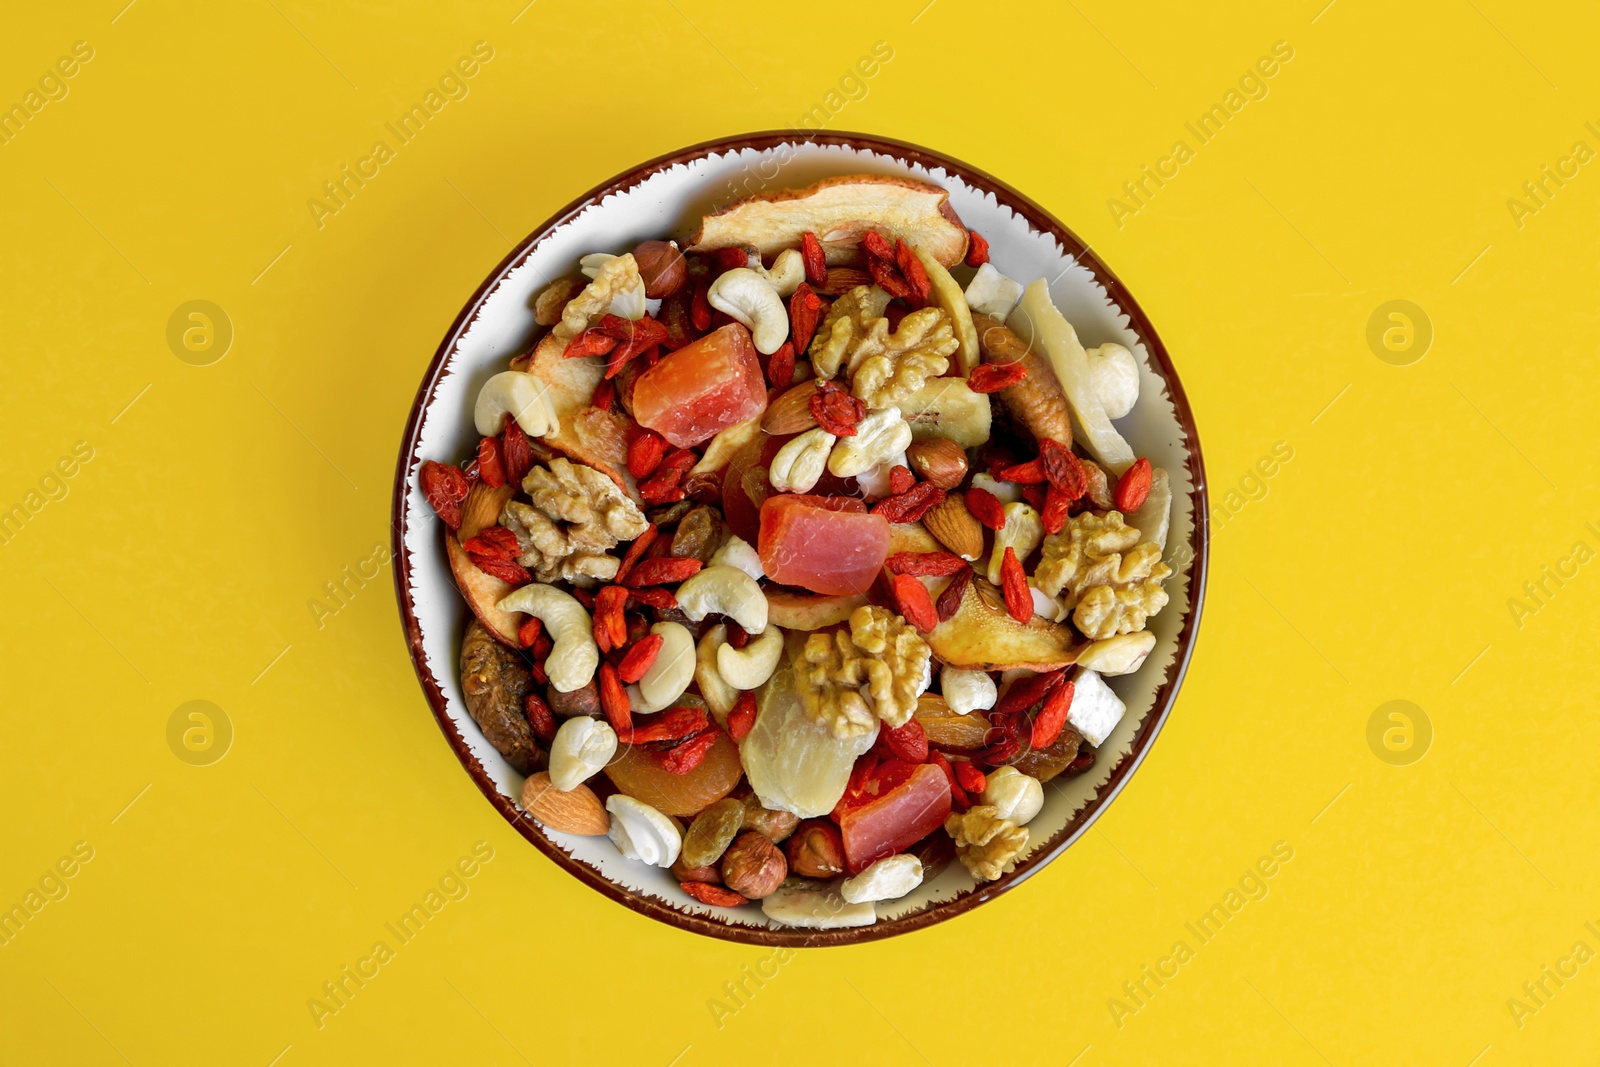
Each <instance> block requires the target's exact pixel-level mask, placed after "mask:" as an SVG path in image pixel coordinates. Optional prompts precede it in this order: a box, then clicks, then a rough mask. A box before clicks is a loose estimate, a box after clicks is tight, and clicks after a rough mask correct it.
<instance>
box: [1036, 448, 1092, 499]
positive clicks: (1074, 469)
mask: <svg viewBox="0 0 1600 1067" xmlns="http://www.w3.org/2000/svg"><path fill="white" fill-rule="evenodd" d="M1039 462H1040V464H1041V465H1042V466H1043V467H1044V476H1045V479H1046V480H1048V481H1049V483H1050V484H1051V485H1052V486H1054V487H1055V488H1057V489H1059V490H1061V493H1062V495H1064V496H1065V497H1066V498H1067V500H1068V501H1073V500H1076V499H1078V498H1079V497H1080V496H1082V495H1083V494H1085V493H1087V492H1088V491H1089V475H1088V473H1087V472H1086V471H1084V469H1083V464H1082V463H1081V462H1079V460H1078V457H1077V456H1075V455H1073V454H1072V450H1071V449H1070V448H1068V447H1067V446H1066V445H1064V444H1062V443H1061V442H1060V441H1053V440H1051V439H1050V438H1048V437H1046V438H1045V439H1044V440H1042V441H1040V442H1039Z"/></svg>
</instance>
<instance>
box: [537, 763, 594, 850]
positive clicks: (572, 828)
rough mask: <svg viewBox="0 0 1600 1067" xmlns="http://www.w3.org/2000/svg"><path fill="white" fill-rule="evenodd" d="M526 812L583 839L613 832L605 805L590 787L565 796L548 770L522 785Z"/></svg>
mask: <svg viewBox="0 0 1600 1067" xmlns="http://www.w3.org/2000/svg"><path fill="white" fill-rule="evenodd" d="M522 810H523V811H526V812H527V813H528V814H529V815H532V816H533V817H534V818H535V819H538V820H539V821H540V822H541V823H543V824H544V825H545V826H548V827H549V828H550V829H552V830H559V831H560V832H562V833H564V834H579V835H581V836H583V837H599V836H600V835H601V834H603V833H605V832H606V831H607V830H610V829H611V816H610V815H609V814H607V813H606V809H605V805H603V804H601V803H600V798H599V797H597V796H595V795H594V790H592V789H590V788H589V787H588V786H586V785H580V786H578V787H577V788H576V789H572V790H569V791H568V792H565V793H563V792H562V791H561V790H559V789H557V788H556V787H555V786H554V785H552V784H551V782H550V775H549V774H547V773H546V772H544V771H540V772H539V773H538V774H532V775H529V776H528V780H527V781H525V782H523V783H522Z"/></svg>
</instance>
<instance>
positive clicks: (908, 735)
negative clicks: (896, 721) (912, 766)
mask: <svg viewBox="0 0 1600 1067" xmlns="http://www.w3.org/2000/svg"><path fill="white" fill-rule="evenodd" d="M878 736H879V737H881V738H883V739H884V741H885V743H886V744H888V746H889V751H890V752H892V753H893V754H894V757H895V758H896V759H903V760H905V761H906V762H907V763H926V762H928V734H927V732H926V731H924V730H923V729H922V724H921V723H919V722H918V721H917V720H915V719H907V720H906V721H905V722H904V723H902V724H901V725H899V726H896V727H893V728H892V729H890V728H885V729H884V731H883V732H882V733H880V734H879V735H878Z"/></svg>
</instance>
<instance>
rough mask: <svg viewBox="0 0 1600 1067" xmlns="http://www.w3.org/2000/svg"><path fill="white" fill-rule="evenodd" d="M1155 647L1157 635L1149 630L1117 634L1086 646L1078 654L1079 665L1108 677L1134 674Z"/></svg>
mask: <svg viewBox="0 0 1600 1067" xmlns="http://www.w3.org/2000/svg"><path fill="white" fill-rule="evenodd" d="M1155 647H1156V635H1155V634H1153V633H1151V632H1150V631H1149V630H1140V631H1139V632H1138V633H1131V634H1117V635H1116V636H1115V637H1107V638H1106V639H1105V640H1103V641H1092V642H1090V643H1089V644H1088V645H1086V646H1084V649H1083V651H1082V652H1080V653H1078V664H1079V666H1081V667H1083V668H1084V669H1085V670H1090V671H1094V672H1095V673H1096V674H1101V675H1106V676H1111V675H1117V674H1132V673H1133V672H1134V671H1136V670H1138V669H1139V665H1140V664H1142V663H1143V662H1144V659H1145V657H1146V656H1148V655H1149V654H1150V652H1151V650H1152V649H1154V648H1155Z"/></svg>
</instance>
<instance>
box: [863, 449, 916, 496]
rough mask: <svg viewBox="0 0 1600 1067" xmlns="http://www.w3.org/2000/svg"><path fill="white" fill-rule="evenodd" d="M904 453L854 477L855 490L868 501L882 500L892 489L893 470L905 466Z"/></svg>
mask: <svg viewBox="0 0 1600 1067" xmlns="http://www.w3.org/2000/svg"><path fill="white" fill-rule="evenodd" d="M907 465H908V464H907V463H906V454H905V453H904V452H902V453H900V454H899V455H897V456H894V457H891V458H890V459H888V460H885V461H884V462H882V463H880V464H878V465H877V466H876V467H873V468H872V469H871V470H869V471H867V472H865V473H864V474H858V475H856V488H857V489H859V490H861V495H862V496H864V497H866V499H868V500H882V499H883V498H884V497H886V496H890V495H891V494H890V492H889V490H890V489H892V488H894V469H895V468H896V467H904V466H907Z"/></svg>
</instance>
